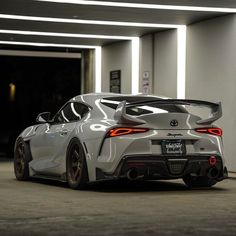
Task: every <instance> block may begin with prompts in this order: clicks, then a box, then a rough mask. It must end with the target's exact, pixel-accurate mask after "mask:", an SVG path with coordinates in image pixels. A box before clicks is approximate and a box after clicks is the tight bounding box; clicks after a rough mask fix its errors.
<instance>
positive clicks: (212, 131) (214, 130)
mask: <svg viewBox="0 0 236 236" xmlns="http://www.w3.org/2000/svg"><path fill="white" fill-rule="evenodd" d="M195 130H196V131H197V132H199V133H204V134H212V135H216V136H220V137H221V136H222V134H223V131H222V129H221V128H199V129H195Z"/></svg>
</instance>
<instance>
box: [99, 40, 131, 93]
mask: <svg viewBox="0 0 236 236" xmlns="http://www.w3.org/2000/svg"><path fill="white" fill-rule="evenodd" d="M131 59H132V44H131V41H123V42H119V43H113V44H110V45H107V46H104V47H102V91H103V92H109V91H110V71H113V70H121V93H131V78H132V77H131V76H132V73H131V63H132V60H131Z"/></svg>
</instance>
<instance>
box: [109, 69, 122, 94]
mask: <svg viewBox="0 0 236 236" xmlns="http://www.w3.org/2000/svg"><path fill="white" fill-rule="evenodd" d="M110 92H112V93H120V92H121V70H113V71H111V72H110Z"/></svg>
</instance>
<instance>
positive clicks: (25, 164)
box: [14, 138, 30, 180]
mask: <svg viewBox="0 0 236 236" xmlns="http://www.w3.org/2000/svg"><path fill="white" fill-rule="evenodd" d="M29 154H30V152H29V147H28V144H27V143H25V142H24V140H23V139H22V138H19V139H18V140H17V142H16V148H15V151H14V172H15V176H16V179H17V180H27V179H28V178H29V161H30V156H29Z"/></svg>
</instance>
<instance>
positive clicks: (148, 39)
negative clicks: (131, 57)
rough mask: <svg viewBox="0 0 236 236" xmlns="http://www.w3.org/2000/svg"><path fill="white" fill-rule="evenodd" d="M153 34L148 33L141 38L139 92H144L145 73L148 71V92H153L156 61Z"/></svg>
mask: <svg viewBox="0 0 236 236" xmlns="http://www.w3.org/2000/svg"><path fill="white" fill-rule="evenodd" d="M153 46H154V42H153V35H152V34H148V35H145V36H143V37H141V38H140V67H139V68H140V71H139V78H140V79H139V92H141V93H142V92H143V88H142V86H143V82H142V79H143V74H144V73H145V72H148V74H149V82H150V88H149V91H148V94H152V93H153V77H154V73H153V72H154V70H153V63H154V52H153Z"/></svg>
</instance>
